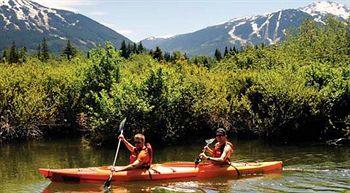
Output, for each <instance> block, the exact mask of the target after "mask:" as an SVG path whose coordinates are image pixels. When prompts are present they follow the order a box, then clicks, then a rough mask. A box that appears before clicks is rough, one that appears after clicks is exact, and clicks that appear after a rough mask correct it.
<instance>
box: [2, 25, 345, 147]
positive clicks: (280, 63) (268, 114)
mask: <svg viewBox="0 0 350 193" xmlns="http://www.w3.org/2000/svg"><path fill="white" fill-rule="evenodd" d="M70 46H71V45H70ZM67 47H68V46H67ZM219 54H220V56H219ZM68 55H69V54H68ZM68 55H67V54H66V55H65V56H62V57H56V58H54V57H49V58H47V59H46V58H45V60H43V59H42V58H38V57H36V56H35V55H29V56H26V57H25V61H24V62H23V60H20V61H21V62H14V63H12V62H11V63H12V64H10V63H9V62H8V61H6V60H3V63H0V116H1V117H0V141H12V140H23V139H27V138H33V137H39V136H42V135H45V133H50V135H54V134H53V133H52V132H51V131H52V128H59V129H56V130H55V131H56V133H60V132H63V131H61V128H66V129H65V131H64V132H68V133H70V132H72V133H73V132H77V131H79V132H81V133H82V134H83V135H84V136H85V138H86V139H87V140H88V141H89V142H91V143H92V144H95V145H103V144H108V143H110V142H113V143H114V142H115V140H116V136H117V126H118V124H119V122H120V121H121V120H122V119H123V118H124V117H127V124H126V127H127V129H126V132H127V134H126V135H128V136H131V134H133V133H136V132H143V133H144V134H145V135H146V137H147V138H148V139H149V140H150V141H152V142H157V143H162V144H164V143H182V142H186V141H190V140H192V139H194V138H197V137H198V138H205V137H209V136H212V133H213V130H214V129H215V128H217V127H219V126H220V127H224V128H226V129H227V130H229V131H230V134H235V135H237V136H239V137H240V136H251V137H261V138H265V139H269V140H278V141H291V140H320V139H321V140H326V139H333V138H337V137H344V136H349V133H350V26H349V25H347V24H344V23H342V22H338V21H336V20H334V19H332V18H330V19H329V20H328V22H327V24H326V25H324V26H319V25H317V24H316V23H314V22H313V21H305V22H304V24H303V25H302V26H301V27H300V29H299V30H298V32H295V33H294V34H288V35H287V38H286V40H285V41H283V42H282V43H278V44H273V45H270V46H265V45H257V46H247V47H244V48H242V49H240V50H237V49H236V48H228V49H226V51H225V52H224V56H222V55H221V53H220V51H219V50H217V51H216V52H215V57H207V56H192V57H188V56H186V54H183V53H180V52H174V53H163V52H162V50H161V49H160V48H157V49H155V50H154V51H153V50H150V51H149V50H145V49H144V48H143V46H142V44H139V45H136V44H133V45H128V46H127V45H125V44H124V45H122V46H121V48H120V49H116V48H115V47H113V46H112V45H111V44H109V43H107V44H106V45H105V46H104V47H101V46H99V47H96V48H94V49H92V50H90V51H89V52H88V53H87V55H86V56H85V55H84V54H82V53H76V51H75V52H74V56H70V55H69V56H68ZM67 130H68V131H67Z"/></svg>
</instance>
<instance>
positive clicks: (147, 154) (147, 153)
mask: <svg viewBox="0 0 350 193" xmlns="http://www.w3.org/2000/svg"><path fill="white" fill-rule="evenodd" d="M118 139H119V140H121V141H123V142H124V144H125V146H126V147H127V148H128V150H129V151H130V152H131V155H130V164H129V165H127V166H125V167H123V168H121V169H118V170H114V171H116V172H118V171H126V170H132V169H149V168H150V166H151V164H152V148H151V145H150V144H149V143H147V144H145V136H144V135H142V134H136V135H135V136H134V144H135V146H133V145H132V144H131V143H129V142H128V141H127V140H126V139H125V138H124V135H123V134H120V135H119V137H118Z"/></svg>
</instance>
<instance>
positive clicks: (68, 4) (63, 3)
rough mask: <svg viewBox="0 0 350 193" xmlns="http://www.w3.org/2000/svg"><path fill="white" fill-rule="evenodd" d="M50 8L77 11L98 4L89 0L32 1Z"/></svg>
mask: <svg viewBox="0 0 350 193" xmlns="http://www.w3.org/2000/svg"><path fill="white" fill-rule="evenodd" d="M32 1H34V2H37V3H39V4H41V5H44V6H46V7H49V8H56V9H64V10H69V11H75V12H76V11H77V8H78V6H86V5H94V4H96V2H93V1H91V0H90V1H89V0H32Z"/></svg>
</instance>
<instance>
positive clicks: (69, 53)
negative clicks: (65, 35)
mask: <svg viewBox="0 0 350 193" xmlns="http://www.w3.org/2000/svg"><path fill="white" fill-rule="evenodd" d="M76 54H77V49H76V48H75V47H73V46H72V44H71V43H70V40H68V42H67V46H66V48H65V49H64V50H63V55H65V56H66V57H67V59H68V60H71V59H72V58H74V57H75V55H76Z"/></svg>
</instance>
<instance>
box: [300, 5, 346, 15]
mask: <svg viewBox="0 0 350 193" xmlns="http://www.w3.org/2000/svg"><path fill="white" fill-rule="evenodd" d="M300 10H302V11H304V12H306V13H308V14H310V15H312V16H316V15H318V14H332V15H335V16H338V17H342V18H343V19H348V18H349V16H350V10H349V9H348V8H347V7H346V6H345V5H341V4H339V3H336V2H332V1H317V2H314V3H312V4H310V5H308V6H306V7H302V8H300Z"/></svg>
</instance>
